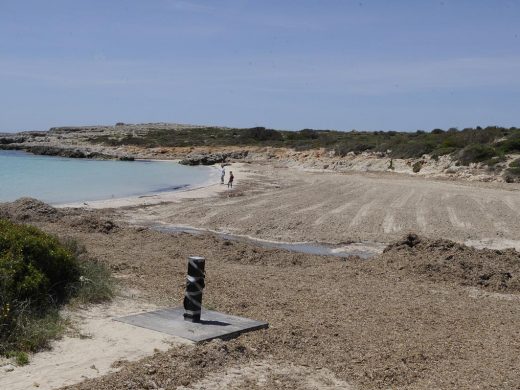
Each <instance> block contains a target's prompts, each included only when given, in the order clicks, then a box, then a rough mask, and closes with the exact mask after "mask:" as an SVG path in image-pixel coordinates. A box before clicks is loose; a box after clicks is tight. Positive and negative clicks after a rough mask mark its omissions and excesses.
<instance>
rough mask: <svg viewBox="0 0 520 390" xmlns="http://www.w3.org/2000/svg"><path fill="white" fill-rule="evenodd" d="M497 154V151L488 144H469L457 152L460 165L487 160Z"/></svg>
mask: <svg viewBox="0 0 520 390" xmlns="http://www.w3.org/2000/svg"><path fill="white" fill-rule="evenodd" d="M495 156H497V151H496V150H495V148H493V147H492V146H490V145H483V144H471V145H468V146H466V147H465V148H464V149H462V151H461V152H460V153H459V163H460V164H461V165H469V164H470V163H477V162H483V161H486V160H489V159H491V158H493V157H495Z"/></svg>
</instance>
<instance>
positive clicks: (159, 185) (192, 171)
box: [0, 150, 212, 204]
mask: <svg viewBox="0 0 520 390" xmlns="http://www.w3.org/2000/svg"><path fill="white" fill-rule="evenodd" d="M211 173H212V168H208V167H187V166H184V165H179V164H176V163H173V162H152V161H99V160H84V159H70V158H61V157H48V156H35V155H32V154H29V153H25V152H19V151H3V150H0V202H6V201H13V200H15V199H18V198H20V197H22V196H30V197H33V198H37V199H40V200H43V201H44V202H48V203H51V204H58V203H66V202H78V201H88V200H100V199H109V198H121V197H125V196H134V195H144V194H152V193H158V192H164V191H171V190H174V189H180V188H183V187H187V186H194V185H200V184H202V183H204V182H206V181H208V179H209V178H210V176H211Z"/></svg>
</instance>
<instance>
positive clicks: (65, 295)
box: [0, 219, 113, 361]
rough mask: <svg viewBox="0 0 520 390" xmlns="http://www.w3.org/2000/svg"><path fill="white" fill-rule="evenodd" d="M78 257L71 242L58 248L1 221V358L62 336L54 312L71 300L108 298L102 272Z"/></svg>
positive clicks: (104, 271)
mask: <svg viewBox="0 0 520 390" xmlns="http://www.w3.org/2000/svg"><path fill="white" fill-rule="evenodd" d="M81 251H84V249H82V247H81V246H80V245H78V244H77V243H75V242H73V241H70V240H69V242H68V243H60V241H59V240H58V239H57V238H55V237H53V236H50V235H48V234H46V233H44V232H42V231H41V230H39V229H37V228H35V227H31V226H27V225H17V224H14V223H12V222H10V221H8V220H5V219H0V354H1V355H6V356H8V355H13V356H16V354H19V353H21V352H32V351H37V350H39V349H41V348H43V347H45V346H46V345H47V343H48V341H49V340H50V339H53V338H56V337H57V336H58V335H59V334H60V333H61V332H62V330H63V327H64V325H63V322H62V321H61V319H60V317H59V314H58V309H59V307H60V305H62V304H64V303H66V302H68V301H70V299H72V298H76V299H79V300H80V302H98V301H102V300H107V299H110V298H111V297H112V291H113V286H112V282H111V277H110V274H109V272H108V270H107V269H106V267H104V266H103V265H101V264H98V263H95V262H92V261H90V260H88V259H86V258H85V256H83V258H82V259H80V256H78V255H79V254H80V252H81ZM19 356H22V355H19ZM17 360H20V359H17ZM20 361H23V359H21V360H20Z"/></svg>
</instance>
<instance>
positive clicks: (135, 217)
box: [0, 163, 520, 389]
mask: <svg viewBox="0 0 520 390" xmlns="http://www.w3.org/2000/svg"><path fill="white" fill-rule="evenodd" d="M228 169H232V170H233V171H234V172H236V173H235V176H236V185H235V186H234V188H233V189H228V188H227V187H225V186H222V185H220V184H216V185H215V184H213V185H209V186H206V187H204V188H199V189H195V190H192V191H180V192H174V193H170V194H164V195H161V196H163V197H162V198H160V199H154V201H153V204H144V203H142V200H140V199H139V198H137V199H132V200H127V201H124V202H122V201H120V200H110V201H107V202H103V203H99V204H88V205H82V208H77V207H76V208H63V207H60V208H58V209H54V208H52V207H49V206H43V205H41V206H39V205H38V204H36V205H35V204H31V203H27V204H25V205H24V204H16V203H14V204H12V205H8V206H7V207H5V206H4V207H3V213H4V214H6V215H7V216H8V217H10V218H11V219H14V220H16V219H17V218H18V219H21V220H23V221H25V222H30V223H32V224H35V225H36V226H39V227H41V228H43V229H44V230H46V231H48V232H51V233H54V234H57V235H58V236H67V237H73V238H76V239H77V240H79V241H80V242H82V243H84V244H85V245H86V247H87V250H88V252H89V254H90V255H91V256H93V257H94V258H96V259H98V260H100V261H103V262H105V263H107V264H109V266H110V267H111V269H112V270H113V272H114V275H115V276H116V278H117V280H118V283H119V285H120V287H121V291H123V292H124V291H132V294H133V295H131V297H130V298H129V297H128V295H127V296H126V297H125V296H123V297H121V298H117V299H124V300H125V302H127V303H126V304H125V305H123V306H121V307H120V308H119V310H118V311H117V312H115V311H113V310H112V311H111V310H108V309H102V313H103V318H105V321H106V320H111V319H112V318H114V317H115V316H117V315H120V314H121V313H122V312H125V313H129V312H131V311H132V308H133V311H134V312H139V311H140V310H145V309H146V308H150V307H172V306H177V305H179V304H180V303H181V299H182V295H183V288H184V277H185V272H186V270H185V262H186V258H187V256H189V255H192V254H197V255H202V256H205V257H206V258H207V259H208V269H207V291H206V293H205V297H204V304H205V305H207V307H211V308H213V309H216V310H219V311H223V312H226V313H229V314H233V315H240V316H245V317H249V318H254V319H260V320H265V321H268V322H269V323H270V328H269V329H268V330H263V331H258V332H254V333H251V334H247V335H243V336H241V337H240V338H238V339H236V340H233V341H229V342H225V343H222V342H218V341H217V342H210V343H208V344H202V345H197V346H195V345H191V344H188V345H187V344H186V343H182V342H180V340H170V341H169V342H174V344H173V345H171V347H168V346H167V345H166V346H165V344H164V343H165V341H168V340H167V339H165V337H164V335H162V334H160V333H157V332H153V331H146V330H143V329H141V328H135V327H134V328H133V329H128V328H126V331H125V332H131V333H130V334H131V335H132V337H126V336H125V334H126V333H125V332H122V330H121V329H120V328H118V327H117V326H114V325H113V324H112V322H111V321H109V322H107V323H106V324H107V325H106V326H105V327H104V328H103V331H102V332H101V331H100V330H98V331H96V329H95V327H92V326H90V327H89V325H88V324H91V323H93V322H94V323H95V321H97V320H98V318H99V314H96V313H99V308H96V307H94V308H91V309H88V308H87V309H86V311H82V312H81V313H82V314H81V315H82V316H83V322H84V324H83V326H84V327H85V328H84V331H83V332H86V333H88V334H89V337H83V338H78V337H76V338H70V337H67V338H65V339H64V340H62V341H57V342H56V343H55V347H54V349H53V350H52V351H50V352H43V353H42V354H41V355H36V356H35V357H34V358H33V359H32V361H31V363H30V364H29V365H28V366H27V367H23V368H15V369H14V371H12V372H7V373H2V374H1V375H0V386H1V387H2V388H3V387H5V386H8V388H10V389H22V388H27V386H28V385H29V383H30V384H31V385H32V386H33V387H34V386H36V385H35V383H36V384H38V387H39V388H45V389H47V388H48V389H51V388H56V387H60V386H64V385H67V384H74V383H76V384H75V385H73V386H72V387H68V389H141V388H150V389H152V388H164V389H181V388H182V389H184V388H190V389H202V388H206V389H227V388H236V389H246V388H247V389H249V388H258V389H279V388H287V389H297V388H298V389H300V388H303V389H332V388H339V389H349V388H352V389H354V388H359V389H373V388H389V387H391V388H396V389H424V388H458V389H461V388H467V389H470V388H476V387H481V388H502V389H509V388H511V389H513V388H516V384H518V383H520V371H519V370H518V367H520V364H519V363H520V362H518V357H519V356H520V354H519V352H520V344H519V342H518V338H517V337H516V335H517V334H518V331H517V326H516V324H517V323H518V321H519V320H520V310H519V309H518V300H519V299H520V295H518V294H519V292H520V255H519V254H518V252H515V251H514V250H512V249H506V248H508V247H517V248H518V246H519V241H518V237H519V236H520V231H519V229H520V228H519V224H518V218H519V216H518V210H520V196H519V194H520V188H519V187H518V186H517V185H514V184H513V185H508V186H503V187H501V186H500V185H498V184H497V183H494V184H490V183H478V182H471V183H468V182H454V181H445V180H444V181H443V180H434V179H424V178H413V177H409V176H402V175H397V174H380V173H377V174H343V173H324V172H314V171H306V170H304V169H299V168H296V169H295V168H287V167H284V166H281V165H276V164H269V163H262V164H254V163H251V164H242V163H241V164H233V165H232V166H231V167H228ZM76 206H79V205H76ZM157 224H162V225H167V226H192V227H194V228H199V229H205V230H210V232H204V231H203V230H201V231H200V232H199V233H198V234H190V233H186V232H182V231H178V232H160V231H156V230H154V229H153V228H152V227H153V226H156V225H157ZM211 231H213V233H212V232H211ZM214 232H217V233H218V232H227V233H234V234H239V235H243V236H249V237H250V238H255V239H259V240H265V241H284V242H321V243H336V244H342V245H352V244H360V243H372V244H378V245H380V247H381V250H378V251H377V253H376V254H375V256H373V257H371V258H370V259H369V260H362V259H359V258H356V257H351V258H347V259H342V258H338V257H334V256H318V255H312V254H305V253H297V252H291V251H287V250H283V249H276V248H266V247H262V246H259V245H258V244H255V242H250V241H230V240H228V239H226V238H225V237H222V236H220V235H218V234H215V233H214ZM410 233H414V234H418V237H419V238H418V239H415V238H413V237H415V236H413V237H412V236H410V237H412V238H408V239H407V240H405V241H402V240H403V237H405V236H407V235H409V234H410ZM389 243H394V244H392V245H391V246H389V247H387V249H385V251H384V252H383V251H382V249H383V248H384V247H385V246H386V245H387V244H389ZM463 243H467V244H471V245H472V246H473V247H475V248H482V247H493V248H494V249H475V248H472V247H467V246H464V245H462V244H463ZM498 249H500V250H498ZM446 259H454V260H452V261H447V260H446ZM501 275H502V276H501ZM503 275H509V276H507V277H505V276H503ZM484 277H485V279H483V278H484ZM288 280H290V282H289V283H288V282H287V281H288ZM122 294H123V295H124V293H122ZM132 296H133V297H134V298H132ZM117 302H118V301H117V300H116V307H117V305H118V303H117ZM125 307H126V308H127V309H124V308H125ZM121 310H122V311H121ZM88 313H90V314H88ZM109 324H110V325H109ZM122 325H124V324H121V325H118V326H119V327H120V326H122ZM125 327H130V328H132V327H131V325H125ZM80 329H81V328H80ZM89 329H90V330H89ZM98 329H99V327H98ZM147 332H148V333H147ZM150 332H151V333H150ZM154 333H155V334H154ZM125 337H126V338H125ZM131 339H133V340H141V342H142V341H144V340H146V341H145V342H146V344H147V346H146V347H144V346H143V345H142V344H140V343H139V342H137V343H136V342H133V341H132V342H130V341H129V340H131ZM71 340H72V341H71ZM118 340H121V341H118ZM125 340H126V341H125ZM105 348H108V349H110V350H111V351H112V352H110V353H109V354H107V353H102V352H101V351H102V350H103V349H105ZM71 349H72V350H73V352H74V353H72V354H69V352H70V351H71ZM53 351H62V352H60V353H59V354H57V353H56V352H53ZM161 351H162V352H161ZM147 355H148V357H145V356H147ZM64 356H66V357H67V358H66V360H67V362H68V363H67V364H65V363H64V362H63V359H64ZM42 357H44V358H42ZM80 357H81V358H80ZM85 357H88V358H85ZM143 358H144V360H143ZM111 360H113V361H111ZM52 362H54V363H52ZM202 362H203V363H202ZM201 364H202V365H201ZM49 365H54V366H55V368H53V374H52V375H49V374H48V369H49ZM92 366H94V367H96V370H94V369H92V368H91V367H92ZM60 372H63V374H60ZM65 372H66V374H65Z"/></svg>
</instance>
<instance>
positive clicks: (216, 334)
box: [114, 307, 269, 343]
mask: <svg viewBox="0 0 520 390" xmlns="http://www.w3.org/2000/svg"><path fill="white" fill-rule="evenodd" d="M183 314H184V308H183V307H175V308H169V309H161V310H156V311H151V312H147V313H140V314H134V315H130V316H125V317H120V318H114V320H115V321H119V322H124V323H127V324H131V325H135V326H139V327H141V328H146V329H152V330H156V331H158V332H162V333H166V334H169V335H172V336H178V337H182V338H185V339H188V340H191V341H195V342H197V343H198V342H202V341H208V340H212V339H216V338H220V339H231V338H234V337H237V336H239V335H240V334H242V333H245V332H251V331H253V330H258V329H265V328H267V327H269V324H268V323H267V322H262V321H255V320H250V319H248V318H243V317H236V316H231V315H228V314H224V313H219V312H217V311H212V310H204V309H203V310H202V315H201V321H200V322H189V321H185V320H184V318H183Z"/></svg>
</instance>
